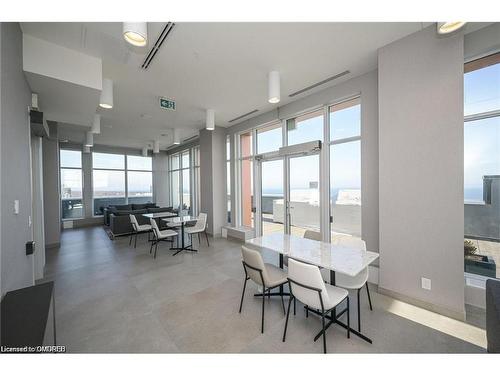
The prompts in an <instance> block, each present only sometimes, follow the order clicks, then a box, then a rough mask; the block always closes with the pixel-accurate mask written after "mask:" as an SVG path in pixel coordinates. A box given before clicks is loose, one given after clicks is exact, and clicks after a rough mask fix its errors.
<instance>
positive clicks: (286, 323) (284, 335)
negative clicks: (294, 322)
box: [283, 295, 295, 342]
mask: <svg viewBox="0 0 500 375" xmlns="http://www.w3.org/2000/svg"><path fill="white" fill-rule="evenodd" d="M292 299H293V300H295V298H293V296H292V295H291V296H290V299H289V300H288V310H287V312H286V320H285V330H284V331H283V342H285V338H286V329H287V327H288V317H289V316H290V306H291V305H292Z"/></svg>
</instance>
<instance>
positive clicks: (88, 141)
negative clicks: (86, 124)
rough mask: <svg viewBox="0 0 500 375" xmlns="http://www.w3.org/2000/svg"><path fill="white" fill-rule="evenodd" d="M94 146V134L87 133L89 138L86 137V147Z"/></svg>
mask: <svg viewBox="0 0 500 375" xmlns="http://www.w3.org/2000/svg"><path fill="white" fill-rule="evenodd" d="M93 145H94V133H92V132H87V136H86V137H85V146H87V147H92V146H93Z"/></svg>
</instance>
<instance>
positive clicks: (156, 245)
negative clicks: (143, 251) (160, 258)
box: [155, 241, 160, 259]
mask: <svg viewBox="0 0 500 375" xmlns="http://www.w3.org/2000/svg"><path fill="white" fill-rule="evenodd" d="M158 242H160V241H156V244H155V259H156V252H157V251H158Z"/></svg>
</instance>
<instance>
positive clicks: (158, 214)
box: [142, 212, 177, 219]
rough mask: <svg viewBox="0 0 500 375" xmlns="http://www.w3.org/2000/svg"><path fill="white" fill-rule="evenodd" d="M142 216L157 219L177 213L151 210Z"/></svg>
mask: <svg viewBox="0 0 500 375" xmlns="http://www.w3.org/2000/svg"><path fill="white" fill-rule="evenodd" d="M142 216H144V217H149V218H150V219H158V218H163V217H173V216H177V214H174V213H173V212H153V213H149V214H142Z"/></svg>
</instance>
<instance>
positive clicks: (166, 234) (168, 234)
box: [149, 219, 177, 259]
mask: <svg viewBox="0 0 500 375" xmlns="http://www.w3.org/2000/svg"><path fill="white" fill-rule="evenodd" d="M149 220H150V221H151V227H152V228H153V236H154V239H153V242H151V247H150V248H149V253H150V254H151V251H152V250H153V245H154V247H155V255H154V258H155V259H156V251H157V250H158V242H160V241H167V240H168V239H170V240H171V242H172V243H173V242H174V237H176V238H177V232H176V231H174V230H170V229H165V230H160V228H158V224H156V220H155V219H149ZM172 243H171V244H170V248H172Z"/></svg>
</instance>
